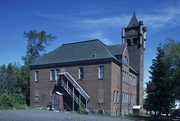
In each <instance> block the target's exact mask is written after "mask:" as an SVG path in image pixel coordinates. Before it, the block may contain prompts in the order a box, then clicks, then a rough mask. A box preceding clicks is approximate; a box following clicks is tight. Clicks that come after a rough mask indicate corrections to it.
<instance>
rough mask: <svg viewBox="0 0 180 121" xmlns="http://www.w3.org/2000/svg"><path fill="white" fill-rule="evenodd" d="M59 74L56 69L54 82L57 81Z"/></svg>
mask: <svg viewBox="0 0 180 121" xmlns="http://www.w3.org/2000/svg"><path fill="white" fill-rule="evenodd" d="M59 73H60V70H59V69H56V73H55V74H56V75H55V80H59Z"/></svg>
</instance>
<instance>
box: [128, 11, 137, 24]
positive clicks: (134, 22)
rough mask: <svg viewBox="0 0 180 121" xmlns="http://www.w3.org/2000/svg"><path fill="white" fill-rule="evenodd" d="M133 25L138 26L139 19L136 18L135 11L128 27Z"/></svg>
mask: <svg viewBox="0 0 180 121" xmlns="http://www.w3.org/2000/svg"><path fill="white" fill-rule="evenodd" d="M132 26H138V20H137V18H136V14H135V12H134V14H133V16H132V18H131V20H130V22H129V24H128V27H132Z"/></svg>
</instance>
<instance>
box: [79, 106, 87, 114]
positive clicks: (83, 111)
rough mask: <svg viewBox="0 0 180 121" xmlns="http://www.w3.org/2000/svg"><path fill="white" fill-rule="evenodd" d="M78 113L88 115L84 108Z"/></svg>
mask: <svg viewBox="0 0 180 121" xmlns="http://www.w3.org/2000/svg"><path fill="white" fill-rule="evenodd" d="M78 113H79V114H86V110H85V109H84V108H82V107H80V108H79V109H78Z"/></svg>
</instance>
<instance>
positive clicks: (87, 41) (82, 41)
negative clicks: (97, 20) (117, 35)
mask: <svg viewBox="0 0 180 121" xmlns="http://www.w3.org/2000/svg"><path fill="white" fill-rule="evenodd" d="M90 41H100V40H99V39H93V40H85V41H78V42H71V43H66V44H62V45H71V44H78V43H84V42H90Z"/></svg>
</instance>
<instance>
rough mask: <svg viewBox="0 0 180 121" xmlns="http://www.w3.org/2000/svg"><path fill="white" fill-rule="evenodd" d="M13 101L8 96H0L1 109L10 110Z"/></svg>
mask: <svg viewBox="0 0 180 121" xmlns="http://www.w3.org/2000/svg"><path fill="white" fill-rule="evenodd" d="M13 106H14V105H13V100H12V97H11V96H10V95H7V94H1V95H0V107H1V108H11V107H13Z"/></svg>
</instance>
